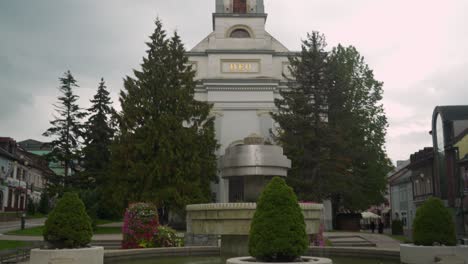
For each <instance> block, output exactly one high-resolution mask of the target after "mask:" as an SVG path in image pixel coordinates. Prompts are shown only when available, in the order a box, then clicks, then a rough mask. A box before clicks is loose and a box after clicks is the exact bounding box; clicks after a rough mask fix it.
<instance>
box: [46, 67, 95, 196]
mask: <svg viewBox="0 0 468 264" xmlns="http://www.w3.org/2000/svg"><path fill="white" fill-rule="evenodd" d="M59 80H60V87H59V90H60V92H61V93H62V94H61V95H60V96H59V97H58V103H57V104H55V105H54V106H55V113H56V114H55V115H54V117H55V120H52V121H50V124H51V125H52V126H51V127H50V128H49V129H47V131H46V132H44V133H43V136H46V137H53V140H52V142H51V146H52V152H51V153H49V154H48V157H49V158H50V159H51V160H53V161H55V162H60V163H61V164H63V167H64V173H63V175H58V176H59V177H57V175H54V176H53V177H51V178H50V179H48V188H49V192H50V193H51V194H54V193H62V192H63V188H65V189H66V188H68V187H71V186H69V183H71V182H73V179H71V178H72V177H73V175H74V173H75V172H77V170H78V169H77V166H76V163H77V161H78V160H79V158H80V145H81V140H82V133H83V124H82V122H81V119H82V118H83V117H85V116H86V113H84V112H83V111H82V109H81V108H80V107H79V106H78V104H77V101H78V99H79V96H77V95H75V94H74V93H73V89H74V88H77V87H79V86H78V85H77V82H76V80H75V78H74V77H73V75H72V74H71V72H70V71H67V72H65V74H64V76H63V77H61V78H60V79H59ZM62 176H63V177H62Z"/></svg>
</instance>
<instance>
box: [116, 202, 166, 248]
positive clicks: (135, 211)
mask: <svg viewBox="0 0 468 264" xmlns="http://www.w3.org/2000/svg"><path fill="white" fill-rule="evenodd" d="M158 227H159V218H158V211H157V209H156V207H155V206H154V205H152V204H149V203H135V204H131V205H130V206H129V208H127V210H126V211H125V216H124V224H123V227H122V234H123V241H122V248H124V249H130V248H150V247H154V246H155V243H154V236H155V235H156V234H157V232H158Z"/></svg>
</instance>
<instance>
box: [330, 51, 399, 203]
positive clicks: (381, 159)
mask: <svg viewBox="0 0 468 264" xmlns="http://www.w3.org/2000/svg"><path fill="white" fill-rule="evenodd" d="M329 57H330V60H329V67H328V68H329V70H328V79H329V80H330V85H329V87H330V89H329V93H328V95H327V97H328V98H329V99H328V102H329V120H330V127H332V128H333V131H336V134H338V135H339V136H340V138H341V141H340V144H338V145H337V146H335V151H334V154H335V156H338V157H341V158H343V157H344V158H345V159H346V160H347V161H348V163H347V164H346V167H347V168H348V169H347V172H348V173H349V177H347V178H346V179H347V181H342V182H343V183H344V185H343V186H341V187H340V189H339V190H338V191H335V193H334V197H333V198H334V200H335V201H336V202H338V201H341V203H340V204H342V205H343V206H345V207H347V208H351V209H363V208H366V207H368V206H369V205H372V204H378V203H381V202H383V196H382V194H383V193H384V190H385V188H386V178H385V175H386V174H387V173H388V172H389V170H390V169H391V166H392V165H391V162H390V160H389V159H388V157H387V154H386V151H385V146H384V145H385V135H386V128H387V118H386V116H385V112H384V108H383V105H382V103H381V100H382V93H383V90H382V86H383V83H382V82H379V81H377V80H376V79H375V78H374V74H373V72H372V70H371V69H370V68H369V66H368V65H367V64H366V63H365V61H364V58H363V57H362V56H361V55H360V54H359V52H358V51H357V50H356V48H354V47H352V46H349V47H343V46H342V45H338V46H337V47H335V48H333V50H332V51H331V52H330V56H329Z"/></svg>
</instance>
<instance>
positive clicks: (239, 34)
mask: <svg viewBox="0 0 468 264" xmlns="http://www.w3.org/2000/svg"><path fill="white" fill-rule="evenodd" d="M229 37H231V38H250V33H249V32H248V31H247V30H245V29H242V28H238V29H234V30H233V31H232V32H231V35H230V36H229Z"/></svg>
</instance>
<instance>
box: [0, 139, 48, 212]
mask: <svg viewBox="0 0 468 264" xmlns="http://www.w3.org/2000/svg"><path fill="white" fill-rule="evenodd" d="M52 173H53V171H51V170H50V169H49V168H48V166H47V162H46V161H45V160H44V159H43V158H41V157H40V156H38V155H34V154H32V153H29V152H27V151H26V150H24V149H22V148H21V147H20V146H19V145H18V144H17V143H16V141H15V140H13V139H12V138H6V137H0V211H2V212H5V211H6V212H8V211H24V210H26V207H27V203H28V200H32V201H33V202H35V203H38V202H39V199H40V197H41V193H42V191H43V189H44V188H45V183H46V182H45V179H46V176H47V175H48V174H52Z"/></svg>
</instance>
